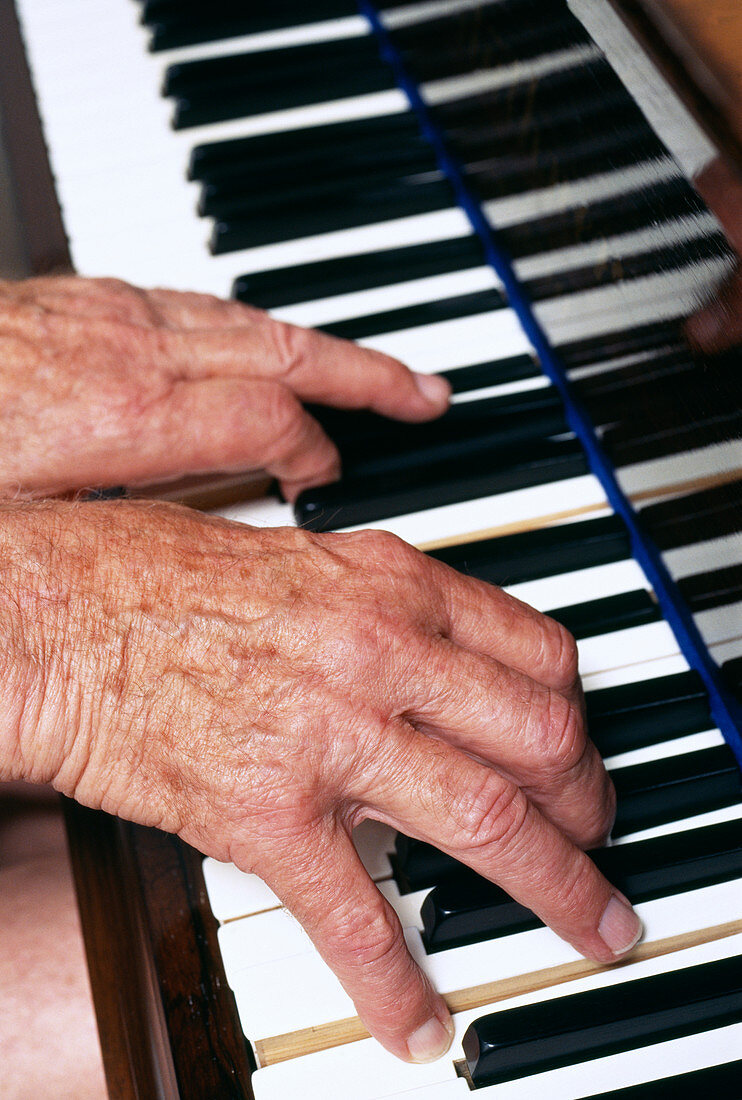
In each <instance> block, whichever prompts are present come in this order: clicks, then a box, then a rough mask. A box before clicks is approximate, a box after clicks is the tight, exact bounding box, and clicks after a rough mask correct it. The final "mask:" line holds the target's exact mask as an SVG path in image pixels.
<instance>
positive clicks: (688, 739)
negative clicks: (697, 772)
mask: <svg viewBox="0 0 742 1100" xmlns="http://www.w3.org/2000/svg"><path fill="white" fill-rule="evenodd" d="M723 744H724V738H723V736H722V734H721V731H720V730H718V729H710V730H703V731H702V732H701V733H688V734H685V736H683V737H674V738H673V739H672V740H671V741H660V742H658V743H657V744H656V745H644V746H643V748H641V749H632V750H631V751H629V752H621V753H616V755H615V756H607V757H605V759H604V761H603V763H604V764H605V766H606V768H608V770H609V771H613V770H614V769H615V768H633V767H634V765H635V764H647V763H648V762H649V761H650V760H666V759H669V758H671V757H673V756H682V755H683V754H684V753H688V752H698V751H699V750H700V749H712V748H715V747H716V746H717V745H723Z"/></svg>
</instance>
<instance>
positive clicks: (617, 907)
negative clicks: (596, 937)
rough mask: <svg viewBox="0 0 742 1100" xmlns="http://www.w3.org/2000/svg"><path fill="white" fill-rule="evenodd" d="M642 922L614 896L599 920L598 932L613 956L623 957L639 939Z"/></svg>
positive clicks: (624, 903)
mask: <svg viewBox="0 0 742 1100" xmlns="http://www.w3.org/2000/svg"><path fill="white" fill-rule="evenodd" d="M643 931H644V929H643V927H642V922H641V921H640V920H639V918H638V917H637V915H636V913H635V912H634V910H633V909H632V908H631V906H630V905H627V904H626V902H625V901H622V900H621V898H619V897H616V895H615V894H614V895H613V896H612V897H611V900H610V901H609V902H608V904H607V905H606V907H605V911H604V913H603V916H602V917H601V918H600V924H599V925H598V932H599V933H600V937H601V939H602V940H603V943H604V944H605V945H606V947H608V948H610V950H611V951H612V952H613V954H614V955H625V954H626V952H627V951H630V950H631V948H632V947H634V946H635V945H636V944H637V943H638V942H639V940H640V939H641V935H642V932H643Z"/></svg>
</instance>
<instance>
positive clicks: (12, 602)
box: [0, 503, 77, 789]
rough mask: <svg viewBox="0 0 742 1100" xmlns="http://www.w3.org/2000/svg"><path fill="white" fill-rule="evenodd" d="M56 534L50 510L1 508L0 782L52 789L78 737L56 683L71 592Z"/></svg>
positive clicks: (42, 507)
mask: <svg viewBox="0 0 742 1100" xmlns="http://www.w3.org/2000/svg"><path fill="white" fill-rule="evenodd" d="M58 529H59V519H58V517H57V516H56V515H55V505H54V504H53V503H47V504H29V503H13V504H3V505H1V506H0V670H1V671H0V776H2V778H7V779H24V780H26V781H28V782H32V783H55V785H57V781H58V779H59V777H60V775H62V773H63V772H64V769H65V764H66V762H67V761H68V760H69V759H70V758H71V757H72V756H73V755H74V753H73V746H74V743H75V741H76V733H77V731H76V729H75V728H73V725H72V723H71V722H70V721H69V720H68V718H69V700H68V699H67V697H66V694H65V691H64V688H63V679H64V678H63V676H61V675H60V673H61V669H62V660H61V657H62V652H61V645H60V642H61V639H62V638H63V636H64V634H65V619H66V617H67V610H68V605H69V598H70V597H69V593H70V589H69V584H67V583H66V578H65V576H64V569H61V570H60V569H59V565H60V562H59V561H58V560H56V559H57V558H58V557H59V553H58V548H57V533H58ZM60 789H62V788H60Z"/></svg>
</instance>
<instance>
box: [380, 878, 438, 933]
mask: <svg viewBox="0 0 742 1100" xmlns="http://www.w3.org/2000/svg"><path fill="white" fill-rule="evenodd" d="M378 886H379V890H380V892H381V893H382V894H383V895H384V897H385V898H386V899H387V901H388V902H389V904H390V905H391V906H392V907H393V909H394V912H395V913H396V914H397V916H398V917H399V923H400V924H401V925H402V927H403V928H416V929H417V930H418V932H422V930H423V922H422V918H421V916H420V909H421V907H422V903H423V901H424V900H425V898H426V897H427V896H428V894H429V893H430V890H413V891H412V892H411V893H409V894H400V892H399V888H398V886H397V884H396V882H395V881H394V879H388V880H387V881H386V882H380V883H379V884H378Z"/></svg>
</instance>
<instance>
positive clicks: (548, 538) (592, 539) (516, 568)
mask: <svg viewBox="0 0 742 1100" xmlns="http://www.w3.org/2000/svg"><path fill="white" fill-rule="evenodd" d="M429 553H430V556H431V557H433V558H437V559H438V560H439V561H442V562H445V563H446V564H447V565H450V566H451V567H452V568H453V569H458V570H459V572H460V573H466V574H467V575H468V576H473V577H479V579H480V580H484V581H489V582H490V584H497V585H501V586H502V585H510V584H519V583H521V582H522V581H532V580H537V579H538V578H540V577H548V576H556V575H558V574H560V573H570V572H572V571H573V570H575V569H587V568H589V567H591V566H594V565H607V564H608V563H609V562H613V561H622V560H624V559H625V558H628V557H630V556H631V551H630V544H629V538H628V535H627V533H626V529H625V527H624V526H623V523H622V522H621V520H620V519H619V517H618V516H615V515H613V516H603V517H601V518H599V519H591V520H584V521H582V522H580V523H568V524H564V525H559V526H557V527H544V528H542V529H540V530H535V531H523V532H519V533H518V534H514V535H503V536H501V537H500V538H492V539H482V540H481V541H477V542H469V543H459V544H458V545H456V546H448V547H445V548H444V549H442V550H431V551H429Z"/></svg>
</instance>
